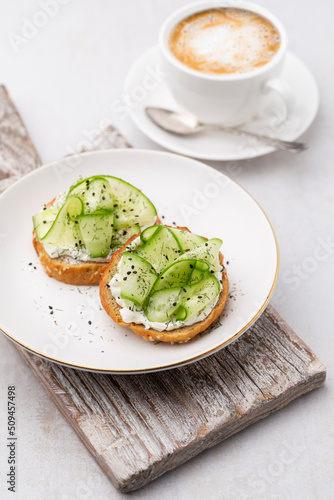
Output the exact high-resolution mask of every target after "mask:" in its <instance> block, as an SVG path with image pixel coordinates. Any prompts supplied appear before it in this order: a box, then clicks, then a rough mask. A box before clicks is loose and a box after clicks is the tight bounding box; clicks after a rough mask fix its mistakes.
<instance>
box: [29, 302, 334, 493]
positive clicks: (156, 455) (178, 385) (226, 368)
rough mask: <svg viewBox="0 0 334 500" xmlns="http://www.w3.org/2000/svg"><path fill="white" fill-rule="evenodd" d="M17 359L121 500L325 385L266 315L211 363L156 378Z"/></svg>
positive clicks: (295, 342)
mask: <svg viewBox="0 0 334 500" xmlns="http://www.w3.org/2000/svg"><path fill="white" fill-rule="evenodd" d="M21 355H22V356H23V357H24V359H25V360H26V361H27V363H28V364H29V366H30V367H31V368H32V370H33V371H34V373H35V374H36V376H37V377H38V379H39V380H40V381H41V382H42V384H43V385H44V387H45V388H46V389H47V390H48V392H49V393H50V395H51V397H52V399H53V400H54V402H55V403H56V405H57V406H58V408H59V409H60V410H61V411H62V413H63V414H64V415H65V417H66V418H67V420H68V421H69V422H70V424H71V425H72V426H73V428H74V429H75V431H76V432H77V433H78V435H79V436H80V437H81V439H82V440H83V442H84V443H85V445H86V446H87V448H88V449H89V450H90V452H91V453H92V454H93V456H94V457H95V458H96V460H97V461H98V463H99V464H100V466H101V467H102V469H103V470H104V471H105V472H106V474H107V475H108V477H109V478H110V479H111V481H112V482H113V484H114V485H115V486H116V487H117V488H119V489H120V490H121V491H123V492H130V491H133V490H135V489H137V488H140V487H141V486H143V485H145V484H147V483H148V482H150V481H152V480H153V479H155V478H156V477H158V476H160V475H161V474H163V473H165V472H167V471H168V470H170V469H172V468H174V467H176V466H178V465H180V464H182V463H184V462H185V461H187V460H189V459H190V458H192V457H194V456H195V455H197V454H198V453H200V452H201V451H203V450H205V449H207V448H209V447H211V446H213V445H215V444H217V443H219V442H220V441H222V440H224V439H226V438H228V437H229V436H231V435H232V434H235V433H236V432H239V431H240V430H242V429H244V428H245V427H247V426H248V425H251V424H253V423H254V422H256V421H257V420H259V419H261V418H264V417H266V416H267V415H269V414H270V413H271V412H273V411H276V410H278V409H280V408H281V407H283V406H285V405H286V404H288V403H289V402H290V401H292V400H294V399H295V398H297V397H299V396H300V395H302V394H305V393H306V392H308V391H311V390H313V389H315V388H316V387H319V386H320V385H321V384H322V383H323V382H324V380H325V376H326V371H325V368H324V367H323V365H322V364H321V363H320V362H319V360H318V359H317V358H316V357H315V355H314V354H313V353H312V352H311V351H310V349H309V348H308V347H307V346H306V345H305V344H304V343H303V342H302V341H301V340H300V339H299V338H298V337H297V336H296V335H295V334H294V333H293V332H292V331H291V329H290V328H289V327H288V326H287V325H286V324H285V323H284V321H283V320H282V319H281V318H280V316H279V315H278V314H277V312H276V311H275V310H274V309H273V308H272V307H270V306H269V307H268V308H267V310H266V311H265V312H264V314H263V315H262V316H261V318H260V319H259V320H258V321H257V322H256V324H255V325H254V326H253V327H251V328H250V329H249V330H248V332H247V333H245V334H244V335H243V336H242V337H241V338H240V339H238V340H236V341H235V342H234V343H233V344H231V345H229V346H227V347H226V348H225V349H222V350H221V351H219V352H218V353H217V354H215V355H212V356H210V357H208V358H206V359H203V360H201V361H198V362H196V363H194V364H191V365H188V366H185V367H182V368H177V369H174V370H168V371H164V372H158V373H152V374H144V375H119V376H115V375H102V374H96V373H95V374H94V373H89V372H84V371H79V370H73V369H70V368H66V367H62V366H60V365H56V364H54V363H50V362H48V361H45V360H43V359H40V358H38V357H36V356H35V355H33V354H31V353H29V352H27V351H22V350H21Z"/></svg>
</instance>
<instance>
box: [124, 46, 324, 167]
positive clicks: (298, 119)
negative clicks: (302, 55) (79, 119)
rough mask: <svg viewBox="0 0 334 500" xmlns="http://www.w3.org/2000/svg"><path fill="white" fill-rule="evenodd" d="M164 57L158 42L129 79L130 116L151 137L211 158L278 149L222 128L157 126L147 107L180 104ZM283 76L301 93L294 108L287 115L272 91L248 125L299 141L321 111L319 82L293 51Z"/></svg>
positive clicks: (177, 149) (181, 150) (247, 155)
mask: <svg viewBox="0 0 334 500" xmlns="http://www.w3.org/2000/svg"><path fill="white" fill-rule="evenodd" d="M159 57H160V56H159V47H157V46H155V47H153V48H151V49H150V50H148V51H147V52H145V53H144V54H143V55H142V56H141V57H140V58H139V59H138V60H137V61H136V62H135V64H134V65H133V66H132V68H131V69H130V71H129V73H128V76H127V78H126V82H125V96H124V101H125V102H126V104H127V106H128V110H129V113H130V116H131V117H132V119H133V121H134V123H135V124H136V125H137V127H138V128H139V129H140V130H141V131H142V132H143V133H144V134H146V135H147V136H148V137H149V138H150V139H152V140H153V141H155V142H156V143H158V144H159V145H160V146H163V147H164V148H166V149H169V150H171V151H174V152H176V153H180V154H182V155H186V156H191V157H193V158H200V159H206V160H242V159H246V158H255V157H257V156H262V155H265V154H268V153H271V152H272V151H275V149H274V148H272V147H269V146H265V145H262V144H260V143H259V142H257V141H254V140H253V139H249V138H244V137H237V136H232V135H229V134H224V133H222V132H202V133H200V134H196V135H194V136H189V137H178V136H176V135H173V134H170V133H168V132H165V131H164V130H162V129H160V128H159V127H158V126H157V125H155V124H154V123H153V122H152V121H151V120H150V119H149V118H148V117H147V116H146V113H145V107H146V106H160V107H164V108H170V109H180V107H179V106H178V105H177V104H176V102H175V100H174V98H173V96H172V95H171V93H170V92H169V89H168V87H167V83H166V77H164V76H161V70H160V64H159ZM282 77H283V79H284V80H285V81H286V82H287V83H288V84H289V85H290V87H291V89H292V91H293V94H294V96H295V110H294V113H293V114H292V115H290V116H288V117H286V116H285V112H284V105H283V102H282V100H281V99H280V97H279V96H277V95H275V94H274V93H273V92H271V93H269V94H268V95H266V96H264V98H263V106H262V109H261V110H260V111H259V115H258V116H257V117H256V118H254V119H253V120H252V121H250V122H249V123H247V125H244V126H243V128H245V129H247V130H251V131H252V132H257V133H261V134H267V135H273V136H275V137H278V138H280V139H286V140H295V139H297V138H298V137H299V136H300V135H301V134H302V133H303V132H305V130H307V129H308V127H309V126H310V125H311V123H312V122H313V120H314V118H315V116H316V113H317V110H318V107H319V92H318V87H317V84H316V82H315V80H314V78H313V75H312V74H311V72H310V71H309V69H308V68H307V67H306V66H305V64H304V63H302V62H301V61H300V59H299V58H298V57H297V56H295V55H294V54H292V53H291V52H289V53H288V54H287V57H286V62H285V66H284V69H283V75H282Z"/></svg>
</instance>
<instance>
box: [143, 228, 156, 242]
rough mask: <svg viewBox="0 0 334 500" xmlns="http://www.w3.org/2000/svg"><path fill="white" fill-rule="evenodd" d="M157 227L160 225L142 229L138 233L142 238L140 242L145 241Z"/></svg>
mask: <svg viewBox="0 0 334 500" xmlns="http://www.w3.org/2000/svg"><path fill="white" fill-rule="evenodd" d="M159 227H160V226H149V227H147V228H146V229H144V231H143V232H142V233H141V235H140V239H141V240H142V242H143V243H147V242H148V240H149V239H150V238H151V237H152V236H153V235H154V233H155V232H156V230H157V229H158V228H159Z"/></svg>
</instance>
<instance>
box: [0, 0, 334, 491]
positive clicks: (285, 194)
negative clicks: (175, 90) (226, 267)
mask: <svg viewBox="0 0 334 500" xmlns="http://www.w3.org/2000/svg"><path fill="white" fill-rule="evenodd" d="M185 3H187V2H185V1H183V0H169V2H164V1H162V0H141V1H140V2H135V1H134V0H132V1H130V2H116V1H107V0H95V1H94V2H89V1H88V0H81V1H80V2H79V0H71V1H69V0H50V1H48V0H40V1H39V2H37V1H33V0H26V2H20V3H19V2H10V3H9V2H5V1H4V0H0V7H1V16H0V33H1V41H2V43H1V44H0V61H1V63H0V82H1V83H4V84H5V85H6V86H7V88H8V90H9V92H10V94H11V96H12V98H13V100H14V102H15V103H16V105H17V107H18V109H19V111H20V112H21V114H22V117H23V119H24V121H25V124H26V126H27V128H28V130H29V132H30V134H31V137H32V139H33V141H34V143H35V145H36V146H37V149H38V151H39V152H40V155H41V158H42V161H43V162H44V163H46V162H49V161H52V160H54V159H57V158H60V157H62V156H64V155H66V154H68V153H71V152H73V151H75V150H78V149H79V148H80V145H81V144H82V142H84V141H86V140H87V137H89V136H90V134H92V133H94V131H96V129H99V128H101V127H102V126H103V124H106V123H107V122H112V123H113V124H114V125H115V126H117V127H118V128H119V130H120V131H121V132H122V133H123V134H124V135H125V136H126V137H127V139H128V140H129V142H130V143H131V144H132V145H134V146H135V147H137V148H151V149H160V148H159V147H158V146H157V145H155V144H154V143H153V142H151V141H150V140H148V139H147V138H146V137H145V136H144V135H143V134H142V133H141V132H140V131H139V130H138V129H137V128H136V127H135V125H134V124H133V123H132V122H131V120H130V118H129V117H128V116H123V115H122V116H120V114H119V113H117V112H115V102H117V100H118V99H121V97H122V92H123V84H124V80H125V77H126V74H127V71H128V69H129V67H130V66H131V64H132V63H133V62H134V61H135V60H136V58H137V57H138V56H139V55H140V54H141V53H142V52H143V51H144V50H146V49H148V48H149V47H151V46H152V45H154V44H155V43H156V40H157V34H158V29H159V26H160V25H161V23H162V21H163V20H164V18H165V17H166V16H167V15H168V14H169V13H170V12H172V10H174V8H177V7H179V6H182V5H183V4H185ZM231 3H232V4H233V5H236V6H237V5H238V3H237V1H235V2H231ZM258 3H259V4H263V5H264V6H265V7H267V8H269V9H271V10H272V11H273V12H274V13H275V14H276V15H277V16H278V17H279V18H280V19H281V21H282V22H283V23H284V24H285V26H286V29H287V32H288V35H289V40H290V41H289V45H290V49H291V50H292V51H293V52H294V53H295V54H297V55H298V56H299V57H300V58H301V59H302V60H303V61H304V62H305V63H306V64H307V65H308V67H309V68H310V70H311V71H312V72H313V74H314V75H315V78H316V80H317V83H318V85H319V89H320V109H319V113H318V115H317V117H316V119H315V122H314V123H313V125H312V126H311V128H310V129H309V130H308V131H307V132H306V133H305V134H304V137H303V138H304V139H305V140H306V141H307V142H309V144H310V148H309V149H308V150H307V151H306V152H304V153H303V154H301V155H299V156H293V155H289V154H286V153H284V152H275V153H273V154H271V155H268V156H264V157H262V158H259V159H253V160H249V161H247V160H246V161H240V162H238V164H237V165H238V166H239V167H240V168H236V169H234V171H233V172H234V173H232V177H234V178H235V179H236V180H237V181H238V182H239V183H240V184H241V185H242V186H243V187H245V188H246V189H247V190H248V191H249V192H250V193H251V194H252V195H253V196H254V197H255V198H256V199H257V201H258V202H259V203H260V204H261V206H262V207H263V208H264V210H265V211H266V213H267V214H268V216H269V218H270V220H271V222H272V224H273V226H274V228H275V231H276V234H277V238H278V242H279V247H280V254H281V267H280V274H279V278H278V283H277V291H278V293H276V294H275V295H274V298H273V300H272V303H273V304H274V306H275V307H276V308H277V310H278V311H279V312H280V314H281V315H282V316H283V318H284V319H285V320H286V321H287V322H288V323H289V325H290V326H291V327H292V328H293V329H294V330H295V331H296V333H297V334H298V335H299V336H301V338H302V339H303V340H304V341H305V342H306V343H307V344H308V345H309V346H310V347H311V348H312V349H313V351H314V352H315V353H316V354H317V356H318V357H319V359H320V360H321V361H322V362H323V363H324V364H325V366H326V367H327V370H328V376H327V381H326V384H325V386H324V387H322V388H321V389H318V390H317V391H314V392H313V393H310V394H308V395H306V396H303V397H301V398H299V399H298V400H296V401H295V402H294V403H292V404H290V405H289V406H287V407H286V408H284V409H282V410H280V411H279V412H277V413H275V414H273V415H271V416H270V417H268V418H266V419H265V420H263V421H260V422H258V423H256V424H255V425H253V426H251V427H249V428H248V429H246V430H244V431H243V432H240V433H239V434H237V435H235V436H234V437H232V438H230V439H228V440H227V441H225V442H223V443H221V444H220V445H217V446H215V447H214V448H212V449H210V450H208V451H206V452H205V453H202V454H201V455H199V456H198V457H196V458H195V459H193V460H191V461H190V462H188V463H186V464H185V465H183V466H181V467H179V468H177V469H175V470H173V471H171V472H169V473H167V474H165V475H164V476H163V477H161V478H159V479H158V480H156V481H154V482H153V483H151V484H150V485H148V486H146V487H145V488H143V489H142V490H139V491H138V492H135V493H133V494H131V498H135V499H138V500H139V499H145V500H146V499H147V500H150V499H152V500H153V499H156V498H159V499H161V500H164V499H166V500H167V499H170V498H177V499H178V500H184V499H192V500H195V499H202V498H206V499H210V500H216V499H217V500H218V499H219V500H221V499H224V500H225V499H226V500H230V499H231V500H234V499H236V498H237V499H238V500H252V499H265V500H268V499H269V500H271V499H273V500H274V499H277V500H279V499H282V498H284V499H294V500H299V499H303V500H309V499H326V500H327V499H330V498H334V493H333V483H334V481H333V467H334V452H333V450H334V432H333V421H334V400H333V380H332V371H333V369H334V356H333V347H334V335H333V324H334V322H333V313H332V311H333V276H334V225H333V221H334V191H333V186H334V161H333V160H334V142H333V139H332V137H333V132H334V127H333V118H331V116H332V114H331V111H330V110H333V109H334V98H333V96H334V92H333V81H332V73H333V62H332V61H333V57H332V56H333V53H332V47H333V44H334V30H333V28H332V20H333V15H334V7H333V4H332V3H331V2H326V1H325V0H320V1H319V2H318V3H317V4H316V6H315V4H314V2H311V1H310V0H304V1H302V0H295V1H294V2H288V1H287V0H283V1H282V0H281V1H279V0H266V1H264V0H261V1H260V2H258ZM42 4H45V5H46V4H47V5H48V6H49V12H50V14H49V15H48V17H47V21H46V22H44V26H41V27H38V28H37V29H36V30H34V31H30V38H25V41H24V42H23V41H22V40H21V41H19V40H18V39H15V37H14V38H13V36H12V35H11V33H14V34H18V35H20V33H21V31H22V29H23V26H24V24H25V23H27V20H30V21H31V20H33V19H35V20H37V22H38V14H37V13H38V12H39V11H40V10H41V5H42ZM52 6H53V7H52ZM52 9H53V10H52ZM36 15H37V17H36ZM34 16H35V17H34ZM44 21H45V17H44ZM40 24H43V23H42V21H41V19H40ZM13 39H15V40H16V42H15V43H16V44H17V45H16V49H17V50H15V48H14V46H15V43H13ZM211 165H213V166H215V168H217V169H218V170H220V171H221V172H227V173H228V174H229V175H231V171H228V165H227V164H226V163H224V162H215V163H211ZM319 240H325V241H327V243H328V246H327V248H328V250H327V252H326V255H323V258H322V259H321V260H319V259H318V258H317V245H318V244H319ZM310 262H312V263H313V265H312V266H311V265H310ZM292 278H293V279H292ZM0 348H1V352H2V355H1V357H0V386H1V387H0V389H1V390H0V405H1V408H2V410H1V412H0V416H1V426H0V428H1V432H0V450H1V451H0V454H1V456H2V457H5V456H6V435H5V432H6V431H5V429H6V411H5V405H6V399H7V386H8V385H11V384H14V385H15V386H16V388H17V407H18V408H17V412H18V413H17V415H18V424H17V425H18V438H19V445H18V483H17V485H18V490H17V493H16V494H15V495H14V494H12V493H9V492H7V490H6V484H5V481H6V473H7V464H6V460H5V459H2V460H0V497H1V498H5V499H6V498H17V499H25V500H40V499H47V500H84V499H92V500H93V499H96V498H99V499H100V500H107V499H110V498H112V499H120V498H123V495H122V494H120V493H118V492H117V491H116V490H115V489H114V488H113V486H112V485H111V483H110V482H109V480H108V479H107V477H106V476H105V475H104V473H103V472H102V470H101V469H100V468H99V466H98V465H97V464H96V462H95V460H94V459H93V458H92V457H91V455H90V454H89V452H88V451H87V450H86V448H85V446H84V445H83V444H82V443H81V441H80V440H79V438H78V437H77V436H76V434H75V433H74V432H73V431H72V429H71V428H70V426H69V425H68V424H67V423H66V421H65V419H64V418H63V416H62V415H61V414H60V413H59V411H58V410H57V408H56V407H55V405H54V404H53V402H52V401H51V399H50V398H49V396H48V395H47V394H46V392H45V390H44V389H43V387H42V386H41V385H40V383H39V382H38V381H37V379H36V378H35V377H34V375H33V374H32V373H31V372H30V370H29V369H28V368H27V367H26V366H25V365H24V362H23V361H22V360H21V358H20V356H19V355H18V353H17V352H16V350H15V348H14V347H13V346H12V344H11V342H10V341H9V340H7V339H6V338H5V337H3V336H1V337H0Z"/></svg>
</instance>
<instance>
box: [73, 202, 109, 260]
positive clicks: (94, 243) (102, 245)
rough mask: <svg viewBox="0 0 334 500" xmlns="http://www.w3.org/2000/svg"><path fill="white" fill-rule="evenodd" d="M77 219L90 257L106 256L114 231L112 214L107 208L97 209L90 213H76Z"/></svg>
mask: <svg viewBox="0 0 334 500" xmlns="http://www.w3.org/2000/svg"><path fill="white" fill-rule="evenodd" d="M77 221H78V223H79V229H80V233H81V236H82V241H84V243H85V247H86V250H87V252H88V254H89V256H90V257H92V258H95V257H106V256H107V255H108V253H109V252H110V247H111V238H112V235H113V231H114V214H113V213H112V212H111V211H110V210H109V211H108V210H98V211H96V212H94V213H92V214H81V215H78V217H77Z"/></svg>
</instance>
